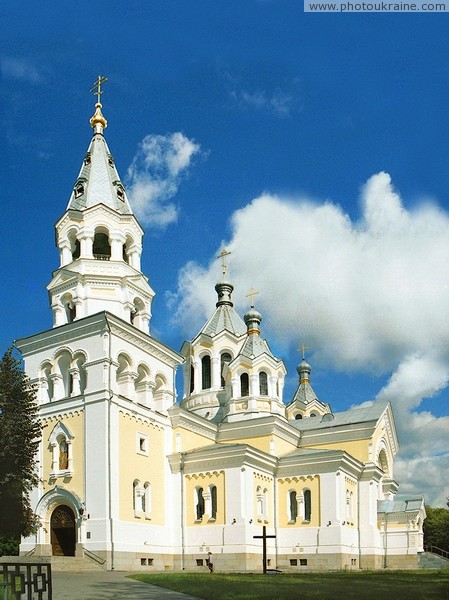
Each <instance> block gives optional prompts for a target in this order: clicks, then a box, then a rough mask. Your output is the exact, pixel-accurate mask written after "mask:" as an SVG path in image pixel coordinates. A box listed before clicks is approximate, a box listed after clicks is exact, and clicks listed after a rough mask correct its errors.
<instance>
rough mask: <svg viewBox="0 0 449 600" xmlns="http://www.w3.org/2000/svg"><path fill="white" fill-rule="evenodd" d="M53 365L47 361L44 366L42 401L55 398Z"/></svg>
mask: <svg viewBox="0 0 449 600" xmlns="http://www.w3.org/2000/svg"><path fill="white" fill-rule="evenodd" d="M51 375H52V366H51V364H50V363H47V364H46V365H44V366H43V368H42V388H43V390H42V396H41V397H42V402H46V401H48V400H52V399H53V394H54V391H53V379H52V376H51Z"/></svg>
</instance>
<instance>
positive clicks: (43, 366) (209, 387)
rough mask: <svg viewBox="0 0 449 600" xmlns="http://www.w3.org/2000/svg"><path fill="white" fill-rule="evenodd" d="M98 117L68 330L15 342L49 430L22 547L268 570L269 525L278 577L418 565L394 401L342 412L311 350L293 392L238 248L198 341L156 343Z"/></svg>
mask: <svg viewBox="0 0 449 600" xmlns="http://www.w3.org/2000/svg"><path fill="white" fill-rule="evenodd" d="M99 97H100V96H99ZM101 109H102V106H101V104H100V103H99V102H98V103H97V104H96V110H95V114H94V116H93V117H92V119H91V121H90V122H91V126H92V128H93V137H92V140H91V142H90V144H89V147H88V150H87V153H86V155H85V156H84V158H83V160H82V166H81V170H80V173H79V175H78V178H77V179H76V181H75V184H74V187H73V190H72V192H71V196H70V200H69V203H68V206H67V209H66V211H65V212H64V214H63V215H62V217H61V218H60V219H59V221H58V222H57V223H56V226H55V227H56V244H57V247H58V250H59V256H60V264H59V267H58V268H57V269H56V271H55V272H54V273H53V277H52V280H51V282H50V284H49V285H48V292H49V299H50V305H51V310H52V312H53V320H54V326H53V328H52V329H51V330H47V331H43V332H41V333H37V334H36V335H32V336H30V337H27V338H23V339H21V340H18V341H17V342H16V344H17V346H18V348H19V349H20V350H21V352H22V354H23V357H24V363H25V369H26V372H27V374H28V375H29V377H30V379H31V380H32V381H33V382H34V383H35V384H36V386H37V390H38V393H37V402H38V405H39V412H40V418H41V421H42V425H43V437H42V442H41V445H40V450H39V456H38V467H39V475H40V484H39V486H38V487H37V488H36V489H35V490H34V491H33V493H32V505H33V509H34V510H35V512H36V513H37V515H38V516H39V518H40V522H41V526H40V528H39V530H38V532H37V534H36V535H33V536H32V537H30V538H26V539H24V540H23V541H22V544H21V553H22V554H28V555H29V554H31V555H34V556H78V557H84V559H85V560H86V561H93V562H95V563H96V564H101V565H102V566H103V568H107V569H126V570H139V569H147V570H151V569H154V570H165V571H167V570H189V571H195V570H204V569H205V568H206V566H205V565H206V559H207V557H208V556H209V554H208V553H209V552H211V553H212V556H213V562H214V564H215V568H216V569H217V570H221V571H246V570H250V571H253V570H254V571H256V570H259V569H260V568H261V561H262V545H263V541H262V540H261V539H260V537H254V536H260V535H261V533H262V530H263V527H265V530H266V532H267V534H268V535H270V536H271V537H269V538H268V539H267V540H266V544H267V556H266V558H267V566H268V568H276V569H281V570H282V571H300V570H319V569H359V568H362V569H376V568H383V567H392V568H410V567H414V566H417V560H418V555H419V552H421V551H422V543H423V534H422V523H423V520H424V518H425V510H424V503H423V498H422V497H410V498H409V497H404V496H400V495H398V494H397V491H398V484H397V483H396V481H395V480H394V457H395V455H396V453H397V451H398V440H397V436H396V431H395V423H394V417H393V413H392V409H391V406H390V405H389V404H373V405H372V406H370V407H367V408H355V409H352V410H348V411H344V412H340V413H333V412H332V409H331V406H330V405H329V404H326V403H324V402H322V401H320V400H319V399H318V398H317V396H316V394H315V392H314V390H313V388H312V386H311V383H310V373H311V366H310V365H309V364H308V363H307V362H306V360H305V358H304V355H303V360H302V361H301V362H300V364H299V365H298V376H299V377H298V387H297V390H296V392H295V394H294V396H293V398H290V399H285V398H284V397H283V387H284V378H285V375H286V369H285V366H284V364H283V362H282V360H280V359H279V358H277V357H275V356H274V355H273V354H272V352H271V350H270V347H269V345H268V343H267V341H266V340H265V339H264V338H263V337H262V335H261V321H262V316H261V314H260V313H259V312H258V311H257V310H256V309H255V308H254V306H253V303H251V304H252V306H251V308H250V309H249V310H248V312H247V313H246V314H245V315H244V318H243V319H242V318H241V317H240V316H239V315H238V314H237V312H236V310H235V309H234V306H233V301H232V292H233V286H232V284H231V282H230V281H229V280H228V277H227V274H226V265H225V262H224V260H225V254H226V253H223V277H222V279H221V281H219V282H218V283H217V285H216V287H215V291H216V294H217V302H216V308H215V311H214V312H213V314H212V315H211V317H210V319H209V320H208V321H207V323H205V325H204V326H203V327H202V329H201V331H199V332H198V333H197V334H196V336H195V337H193V338H192V339H191V340H190V341H187V342H185V343H184V345H183V346H182V348H181V351H180V352H179V353H178V352H177V351H175V350H173V349H171V348H169V347H168V346H166V345H165V344H163V343H162V342H160V341H158V340H157V339H155V338H154V337H153V336H152V335H151V333H150V320H151V303H152V299H153V296H154V292H153V290H152V288H151V286H150V284H149V281H148V279H147V277H145V275H144V274H143V273H142V272H141V268H140V257H141V253H142V237H143V230H142V228H141V227H140V225H139V223H138V221H137V219H136V218H135V216H134V215H133V212H132V208H131V206H130V204H129V202H128V198H127V194H126V190H125V188H124V185H123V183H122V182H121V180H120V177H119V175H118V172H117V169H116V166H115V163H114V158H113V156H112V154H111V152H110V151H109V148H108V146H107V143H106V140H105V136H104V130H105V128H106V126H107V122H106V119H105V118H104V116H103V114H102V110H101ZM211 292H212V290H211ZM178 368H181V369H182V370H183V380H184V390H183V397H182V400H181V401H180V402H177V401H176V390H175V373H176V370H177V369H178Z"/></svg>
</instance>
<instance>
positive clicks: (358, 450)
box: [301, 439, 371, 462]
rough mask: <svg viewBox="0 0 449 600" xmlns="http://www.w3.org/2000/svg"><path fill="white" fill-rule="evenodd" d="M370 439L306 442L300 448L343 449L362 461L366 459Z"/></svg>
mask: <svg viewBox="0 0 449 600" xmlns="http://www.w3.org/2000/svg"><path fill="white" fill-rule="evenodd" d="M370 442H371V440H370V439H364V440H352V441H341V442H329V443H328V444H323V443H321V444H310V443H309V444H307V443H305V444H304V445H302V446H301V447H302V448H314V449H316V448H319V449H321V450H343V451H345V452H347V453H348V454H351V455H352V456H353V457H354V458H357V459H358V460H360V461H362V462H366V461H367V460H368V452H369V444H370Z"/></svg>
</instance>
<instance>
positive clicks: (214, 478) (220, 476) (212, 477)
mask: <svg viewBox="0 0 449 600" xmlns="http://www.w3.org/2000/svg"><path fill="white" fill-rule="evenodd" d="M211 485H215V486H216V488H217V516H216V518H215V519H211V518H210V515H208V514H206V513H205V514H204V515H203V518H202V520H201V521H198V520H197V518H196V516H197V515H196V488H199V487H202V488H203V490H204V491H205V492H206V491H207V490H208V489H209V486H211ZM225 485H226V479H225V473H224V471H212V472H211V471H207V472H205V473H195V474H193V475H186V477H185V497H186V502H185V505H186V523H187V525H208V524H214V525H224V524H225V523H226V511H225V499H226V488H225Z"/></svg>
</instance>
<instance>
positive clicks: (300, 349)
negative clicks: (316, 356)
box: [298, 342, 309, 360]
mask: <svg viewBox="0 0 449 600" xmlns="http://www.w3.org/2000/svg"><path fill="white" fill-rule="evenodd" d="M306 350H309V346H306V345H305V344H304V342H303V343H302V344H301V347H300V348H298V352H302V359H303V360H305V359H306V356H305V352H306Z"/></svg>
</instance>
